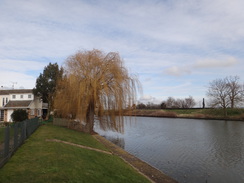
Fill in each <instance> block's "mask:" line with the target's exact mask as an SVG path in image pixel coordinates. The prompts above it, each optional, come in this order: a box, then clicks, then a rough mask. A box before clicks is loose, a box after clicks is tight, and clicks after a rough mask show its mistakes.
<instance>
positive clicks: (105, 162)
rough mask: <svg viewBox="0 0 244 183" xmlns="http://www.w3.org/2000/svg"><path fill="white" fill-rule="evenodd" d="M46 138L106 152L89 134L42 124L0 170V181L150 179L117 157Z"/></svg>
mask: <svg viewBox="0 0 244 183" xmlns="http://www.w3.org/2000/svg"><path fill="white" fill-rule="evenodd" d="M46 139H58V140H62V141H68V142H71V143H75V144H80V145H83V146H89V147H93V148H97V149H100V150H105V151H107V149H106V148H105V147H104V146H103V145H102V144H100V143H99V142H98V141H96V140H95V139H94V138H93V137H92V136H91V135H88V134H84V133H80V132H77V131H73V130H69V129H66V128H62V127H57V126H53V125H50V124H48V125H43V126H41V127H40V128H39V129H38V130H37V131H36V132H35V133H34V134H33V135H32V136H31V137H30V138H29V139H28V140H26V142H25V144H23V145H22V146H21V147H20V148H19V149H18V150H17V152H16V153H15V154H14V156H13V157H12V158H11V159H10V160H9V162H8V163H7V164H6V165H5V166H4V167H3V168H2V169H0V182H4V183H5V182H11V183H15V182H16V183H17V182H18V183H19V182H40V183H41V182H43V183H44V182H45V183H48V182H72V183H74V182H106V183H107V182H149V181H148V180H147V179H146V178H145V177H143V176H142V175H141V174H139V173H137V172H136V171H135V170H134V169H133V168H132V167H130V166H129V165H128V164H126V163H125V162H124V161H123V160H121V159H120V158H119V157H118V156H115V155H109V154H105V153H102V152H96V151H92V150H88V149H83V148H79V147H76V146H72V145H69V144H63V143H60V142H52V141H51V142H50V141H48V142H47V141H46Z"/></svg>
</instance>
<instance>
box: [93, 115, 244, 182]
mask: <svg viewBox="0 0 244 183" xmlns="http://www.w3.org/2000/svg"><path fill="white" fill-rule="evenodd" d="M95 130H96V131H97V132H98V133H99V134H100V135H102V136H104V137H105V138H107V139H108V140H110V141H112V142H113V143H115V144H116V145H118V146H120V147H122V148H123V149H124V150H126V151H127V152H129V153H131V154H133V155H134V156H136V157H138V158H140V159H141V160H143V161H145V162H147V163H149V164H150V165H152V166H154V167H156V168H158V169H159V170H161V171H162V172H164V173H165V174H167V175H169V176H171V177H173V178H174V179H176V180H177V181H179V182H189V183H201V182H202V183H206V182H207V183H219V182H221V183H232V182H233V183H243V182H244V122H237V121H221V120H193V119H179V118H153V117H132V118H128V117H125V121H124V133H123V134H120V133H117V132H113V131H103V130H101V129H100V128H99V126H98V125H95Z"/></svg>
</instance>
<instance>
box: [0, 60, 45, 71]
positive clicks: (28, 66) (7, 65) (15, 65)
mask: <svg viewBox="0 0 244 183" xmlns="http://www.w3.org/2000/svg"><path fill="white" fill-rule="evenodd" d="M0 64H1V68H0V70H1V71H6V70H8V71H16V72H26V71H40V70H43V68H44V66H45V65H46V63H43V62H38V61H27V60H12V59H0Z"/></svg>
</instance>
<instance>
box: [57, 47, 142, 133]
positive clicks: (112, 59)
mask: <svg viewBox="0 0 244 183" xmlns="http://www.w3.org/2000/svg"><path fill="white" fill-rule="evenodd" d="M64 72H65V76H64V78H62V79H60V80H59V81H58V87H57V92H56V95H55V100H54V106H55V109H57V113H58V114H60V115H62V116H63V117H64V116H65V117H67V116H72V117H73V118H76V119H79V120H81V121H83V122H85V123H86V124H87V125H88V132H92V131H93V125H94V115H96V116H97V117H98V118H99V122H100V126H101V127H102V128H104V129H106V128H110V129H113V130H117V131H123V125H122V124H123V123H122V117H121V116H122V111H123V109H125V108H126V106H132V105H133V104H134V103H135V100H136V93H137V91H138V89H140V83H139V81H138V80H137V79H136V77H135V76H134V77H131V76H129V73H128V70H127V69H126V68H125V67H124V65H123V61H122V59H121V58H120V56H119V54H118V53H115V52H110V53H108V54H105V53H104V52H102V51H100V50H96V49H94V50H91V51H79V52H77V53H76V54H74V55H72V56H70V57H68V59H67V60H66V61H65V66H64Z"/></svg>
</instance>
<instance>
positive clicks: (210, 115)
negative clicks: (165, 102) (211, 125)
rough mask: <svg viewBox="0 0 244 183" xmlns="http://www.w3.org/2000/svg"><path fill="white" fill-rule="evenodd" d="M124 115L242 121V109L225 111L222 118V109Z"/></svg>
mask: <svg viewBox="0 0 244 183" xmlns="http://www.w3.org/2000/svg"><path fill="white" fill-rule="evenodd" d="M124 115H131V116H142V117H167V118H189V119H211V120H231V121H244V109H227V116H224V114H223V109H199V108H197V109H194V108H192V109H136V110H133V111H130V112H125V113H124Z"/></svg>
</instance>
